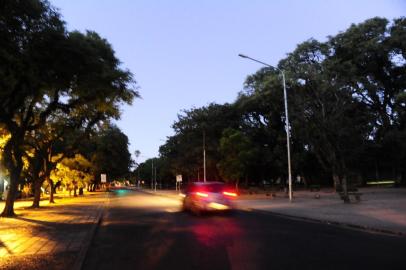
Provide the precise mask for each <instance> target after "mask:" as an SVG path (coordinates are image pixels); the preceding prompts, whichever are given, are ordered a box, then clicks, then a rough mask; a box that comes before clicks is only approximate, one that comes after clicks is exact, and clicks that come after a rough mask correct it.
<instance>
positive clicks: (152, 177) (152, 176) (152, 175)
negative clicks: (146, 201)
mask: <svg viewBox="0 0 406 270" xmlns="http://www.w3.org/2000/svg"><path fill="white" fill-rule="evenodd" d="M151 161H152V166H151V167H152V168H151V169H152V170H151V189H154V159H153V158H152V159H151Z"/></svg>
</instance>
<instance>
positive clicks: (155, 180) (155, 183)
mask: <svg viewBox="0 0 406 270" xmlns="http://www.w3.org/2000/svg"><path fill="white" fill-rule="evenodd" d="M155 192H156V166H155Z"/></svg>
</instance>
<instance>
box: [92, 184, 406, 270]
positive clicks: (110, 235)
mask: <svg viewBox="0 0 406 270" xmlns="http://www.w3.org/2000/svg"><path fill="white" fill-rule="evenodd" d="M84 269H177V270H179V269H323V270H325V269H386V270H389V269H402V270H403V269H406V238H405V237H398V236H390V235H383V234H377V233H369V232H363V231H358V230H351V229H346V228H340V227H337V226H332V225H326V224H319V223H312V222H303V221H298V220H292V219H288V218H283V217H279V216H274V215H272V214H266V213H260V212H255V211H251V212H248V211H235V212H234V213H231V214H227V215H221V214H215V215H205V216H202V217H196V216H193V215H190V214H189V213H184V212H180V203H179V202H178V201H176V200H174V199H170V198H165V197H160V196H154V195H149V194H145V193H142V192H138V191H127V190H118V191H115V192H114V194H113V195H112V196H111V200H110V204H109V207H108V208H107V209H106V212H105V215H104V217H103V222H102V224H101V226H100V227H99V229H98V231H97V233H96V235H95V238H94V240H93V242H92V244H91V247H90V249H89V252H88V254H87V257H86V260H85V262H84Z"/></svg>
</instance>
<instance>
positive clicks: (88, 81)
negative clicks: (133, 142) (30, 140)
mask: <svg viewBox="0 0 406 270" xmlns="http://www.w3.org/2000/svg"><path fill="white" fill-rule="evenodd" d="M1 5H2V6H1V7H0V36H1V37H2V38H1V39H0V63H1V64H0V77H1V80H0V81H1V82H0V87H1V89H0V104H1V106H0V123H2V124H4V126H5V127H6V129H7V130H8V131H9V132H10V134H11V138H10V139H9V140H8V142H7V143H6V145H5V148H4V154H3V155H4V156H3V160H4V165H5V167H6V168H7V169H8V171H9V173H10V182H11V183H10V196H8V198H7V201H6V205H5V208H4V210H3V213H2V216H12V215H14V210H13V205H14V194H15V193H16V191H17V186H18V183H19V178H20V174H21V170H22V166H23V162H22V156H23V153H24V149H23V147H24V145H26V140H27V137H29V136H30V133H31V132H32V131H35V130H37V129H39V128H41V127H43V126H44V125H45V124H46V122H47V121H48V119H49V118H50V117H52V115H53V114H55V113H62V114H67V116H69V114H70V113H71V112H73V111H76V112H82V111H86V112H87V113H86V114H84V116H83V118H82V119H83V121H84V122H86V121H88V120H89V118H87V115H88V114H91V115H93V116H95V117H93V118H92V120H91V121H92V122H93V123H94V124H96V123H97V122H98V121H101V120H103V119H105V118H107V117H116V118H117V117H118V116H119V109H118V106H119V105H120V104H121V103H122V102H126V103H130V102H131V100H132V99H133V97H134V96H136V95H137V93H136V92H135V91H134V90H132V89H131V86H130V84H131V83H132V75H131V73H130V72H129V71H125V70H122V69H120V67H119V65H120V62H119V60H118V59H117V58H116V57H115V55H114V51H113V50H112V48H111V46H110V44H108V43H107V41H106V40H104V39H102V38H100V37H99V36H98V35H97V34H96V33H94V32H88V33H86V34H81V33H78V32H72V33H67V32H66V30H65V26H64V23H63V22H62V21H61V20H60V15H59V14H58V13H57V12H56V11H55V10H54V9H53V8H52V7H51V6H50V5H49V3H48V2H47V1H41V0H30V1H12V0H5V1H2V2H1Z"/></svg>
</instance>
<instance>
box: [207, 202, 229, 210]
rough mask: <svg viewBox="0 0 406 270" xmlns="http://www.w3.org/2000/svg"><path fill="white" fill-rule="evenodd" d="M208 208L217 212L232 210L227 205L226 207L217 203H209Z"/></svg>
mask: <svg viewBox="0 0 406 270" xmlns="http://www.w3.org/2000/svg"><path fill="white" fill-rule="evenodd" d="M208 206H209V207H210V208H213V209H217V210H226V209H229V208H230V207H228V206H227V205H224V204H221V203H215V202H211V203H209V204H208Z"/></svg>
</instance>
